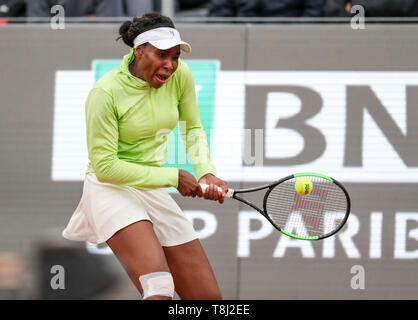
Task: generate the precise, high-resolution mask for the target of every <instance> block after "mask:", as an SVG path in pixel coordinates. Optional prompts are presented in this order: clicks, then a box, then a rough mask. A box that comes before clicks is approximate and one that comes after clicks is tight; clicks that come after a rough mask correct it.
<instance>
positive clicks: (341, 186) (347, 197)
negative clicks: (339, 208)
mask: <svg viewBox="0 0 418 320" xmlns="http://www.w3.org/2000/svg"><path fill="white" fill-rule="evenodd" d="M300 177H319V178H323V179H326V180H328V181H330V182H332V183H335V184H336V185H337V186H338V187H339V188H340V189H341V190H342V191H343V192H344V194H345V197H346V199H347V210H346V212H345V216H344V218H343V220H342V221H341V224H340V225H339V227H338V228H336V229H335V230H333V231H331V232H329V233H327V234H325V235H322V236H315V237H301V236H297V235H294V234H292V233H289V232H286V231H284V230H282V229H281V228H280V227H279V226H277V225H276V224H275V223H274V222H273V220H272V219H271V218H270V217H269V215H268V213H267V198H268V196H269V194H270V192H271V191H272V190H273V189H274V188H275V187H276V186H277V185H279V184H281V183H283V182H285V181H287V180H290V179H293V178H300ZM267 188H268V189H269V190H267V192H266V194H265V195H264V199H263V209H264V210H261V209H260V208H258V207H257V206H256V205H254V204H252V203H251V202H249V201H247V200H245V199H244V198H241V197H239V196H237V194H239V193H249V192H255V191H260V190H263V189H267ZM232 198H234V199H236V200H238V201H241V202H243V203H245V204H246V205H248V206H250V207H251V208H253V209H255V210H256V211H257V212H259V213H261V214H262V215H263V216H264V217H265V218H266V219H267V220H268V221H269V222H270V223H271V224H272V225H273V227H275V228H276V229H277V230H278V231H280V232H281V233H283V234H285V235H287V236H289V237H291V238H294V239H299V240H312V241H314V240H322V239H325V238H328V237H330V236H332V235H334V234H336V233H337V232H338V231H340V230H341V228H342V227H343V226H344V225H345V223H346V222H347V219H348V216H349V214H350V210H351V200H350V196H349V195H348V192H347V190H346V189H345V187H344V186H343V185H342V184H341V183H340V182H338V181H337V180H335V179H333V178H331V177H328V176H326V175H323V174H320V173H314V172H302V173H295V174H291V175H289V176H287V177H284V178H282V179H280V180H277V181H275V182H272V183H269V184H265V185H262V186H258V187H254V188H246V189H238V190H234V192H233V194H232Z"/></svg>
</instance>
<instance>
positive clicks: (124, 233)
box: [106, 220, 170, 294]
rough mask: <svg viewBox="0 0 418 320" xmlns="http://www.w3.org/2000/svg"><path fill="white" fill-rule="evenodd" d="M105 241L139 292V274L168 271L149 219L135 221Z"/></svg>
mask: <svg viewBox="0 0 418 320" xmlns="http://www.w3.org/2000/svg"><path fill="white" fill-rule="evenodd" d="M106 242H107V244H108V245H109V247H110V248H111V249H112V251H113V253H114V254H115V256H116V257H117V258H118V260H119V261H120V263H121V264H122V265H123V267H124V268H125V270H126V272H127V273H128V275H129V277H130V278H131V280H132V282H133V283H134V284H135V286H136V287H137V288H138V290H139V291H140V292H141V294H143V290H142V287H141V284H140V282H139V276H141V275H144V274H148V273H153V272H158V271H166V272H170V270H169V267H168V264H167V261H166V258H165V255H164V251H163V249H162V247H161V245H160V242H159V241H158V239H157V237H156V235H155V233H154V230H153V227H152V223H151V222H150V221H147V220H142V221H138V222H135V223H133V224H131V225H129V226H127V227H125V228H123V229H121V230H119V231H118V232H116V233H115V234H114V235H113V236H112V237H111V238H110V239H109V240H107V241H106Z"/></svg>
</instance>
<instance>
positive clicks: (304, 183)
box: [295, 178, 313, 194]
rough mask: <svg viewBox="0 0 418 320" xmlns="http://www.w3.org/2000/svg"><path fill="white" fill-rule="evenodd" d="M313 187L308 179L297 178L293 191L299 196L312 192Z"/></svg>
mask: <svg viewBox="0 0 418 320" xmlns="http://www.w3.org/2000/svg"><path fill="white" fill-rule="evenodd" d="M312 188H313V185H312V181H311V180H309V179H308V178H299V179H297V180H296V183H295V190H296V192H297V193H299V194H310V193H311V191H312Z"/></svg>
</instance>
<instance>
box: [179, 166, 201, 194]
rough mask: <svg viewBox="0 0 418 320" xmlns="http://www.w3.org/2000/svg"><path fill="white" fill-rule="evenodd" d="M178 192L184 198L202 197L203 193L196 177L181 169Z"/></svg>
mask: <svg viewBox="0 0 418 320" xmlns="http://www.w3.org/2000/svg"><path fill="white" fill-rule="evenodd" d="M177 190H178V191H179V192H180V194H181V195H182V196H183V197H193V198H194V197H196V196H198V197H202V196H203V192H202V188H201V187H200V185H199V183H198V182H197V181H196V179H195V177H194V176H193V175H192V174H191V173H189V172H187V171H186V170H182V169H179V183H178V186H177Z"/></svg>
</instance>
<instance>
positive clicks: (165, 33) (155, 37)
mask: <svg viewBox="0 0 418 320" xmlns="http://www.w3.org/2000/svg"><path fill="white" fill-rule="evenodd" d="M147 42H149V43H151V44H152V45H153V46H154V47H156V48H157V49H160V50H167V49H170V48H172V47H175V46H178V45H180V49H181V50H183V51H185V52H187V53H190V52H191V51H192V47H191V46H190V44H188V43H187V42H184V41H182V40H181V39H180V33H179V32H178V31H177V30H176V29H173V28H168V27H161V28H155V29H151V30H148V31H145V32H143V33H141V34H139V35H138V36H137V37H136V38H135V39H134V48H136V47H137V46H140V45H141V44H144V43H147Z"/></svg>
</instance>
